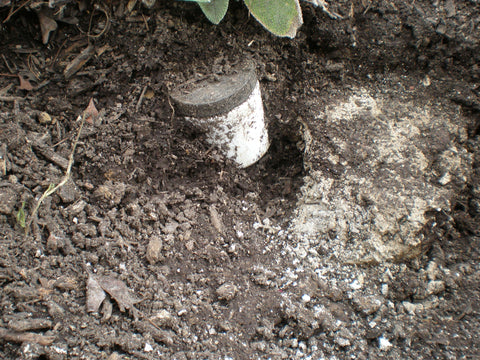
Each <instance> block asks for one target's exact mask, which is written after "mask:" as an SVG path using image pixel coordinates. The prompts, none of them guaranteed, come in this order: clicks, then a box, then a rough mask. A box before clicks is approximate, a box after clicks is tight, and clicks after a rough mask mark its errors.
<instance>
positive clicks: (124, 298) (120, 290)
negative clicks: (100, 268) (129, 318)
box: [97, 276, 140, 312]
mask: <svg viewBox="0 0 480 360" xmlns="http://www.w3.org/2000/svg"><path fill="white" fill-rule="evenodd" d="M97 280H98V283H99V284H100V286H101V287H102V289H103V290H105V291H106V292H107V293H108V295H110V296H111V297H112V298H113V299H114V300H115V301H116V302H117V304H118V307H119V308H120V311H122V312H123V311H125V309H128V310H133V311H135V310H136V309H135V306H134V305H135V304H136V303H138V302H140V300H138V299H136V298H135V297H133V296H132V295H131V294H130V290H128V288H127V285H125V283H124V282H123V281H121V280H118V279H117V278H115V277H113V276H102V277H99V278H97Z"/></svg>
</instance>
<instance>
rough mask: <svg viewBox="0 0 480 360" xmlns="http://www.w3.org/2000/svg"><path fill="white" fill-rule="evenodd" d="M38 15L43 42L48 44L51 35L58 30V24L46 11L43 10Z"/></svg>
mask: <svg viewBox="0 0 480 360" xmlns="http://www.w3.org/2000/svg"><path fill="white" fill-rule="evenodd" d="M37 15H38V21H39V22H40V30H41V31H42V42H43V44H46V43H48V38H49V37H50V33H51V32H52V31H55V30H57V27H58V24H57V22H56V21H55V20H53V18H52V17H51V16H50V14H49V12H48V11H47V10H45V9H41V10H40V11H39V12H38V13H37Z"/></svg>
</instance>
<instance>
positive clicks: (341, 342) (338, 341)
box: [333, 336, 352, 347]
mask: <svg viewBox="0 0 480 360" xmlns="http://www.w3.org/2000/svg"><path fill="white" fill-rule="evenodd" d="M333 341H335V344H337V345H338V346H340V347H346V346H350V345H352V343H351V342H350V340H348V339H345V338H343V337H341V336H335V339H334V340H333Z"/></svg>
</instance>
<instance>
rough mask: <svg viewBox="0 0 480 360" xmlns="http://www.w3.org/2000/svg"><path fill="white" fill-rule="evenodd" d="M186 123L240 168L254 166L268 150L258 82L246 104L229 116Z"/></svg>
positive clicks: (236, 108)
mask: <svg viewBox="0 0 480 360" xmlns="http://www.w3.org/2000/svg"><path fill="white" fill-rule="evenodd" d="M186 119H187V120H188V121H190V122H191V123H192V124H195V125H197V126H200V127H201V128H203V129H206V131H207V134H206V135H207V141H208V142H209V143H210V144H212V145H216V146H217V147H218V148H219V149H220V150H221V151H222V153H223V154H224V155H225V156H226V157H227V158H229V159H232V160H233V161H235V162H236V163H237V164H238V165H239V166H240V167H243V168H245V167H247V166H250V165H252V164H254V163H255V162H257V161H258V160H260V158H261V157H262V156H263V155H265V153H266V152H267V150H268V146H269V142H268V132H267V129H266V126H265V121H264V113H263V102H262V95H261V92H260V84H259V82H258V81H256V84H255V87H254V88H253V91H252V93H251V94H250V96H249V97H248V98H247V100H245V101H244V102H243V103H241V104H240V105H238V106H236V107H234V108H233V109H232V110H230V111H229V112H227V113H225V114H220V115H216V116H212V117H208V118H194V117H187V118H186Z"/></svg>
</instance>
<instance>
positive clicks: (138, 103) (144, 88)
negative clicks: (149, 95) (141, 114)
mask: <svg viewBox="0 0 480 360" xmlns="http://www.w3.org/2000/svg"><path fill="white" fill-rule="evenodd" d="M145 91H147V85H145V86H144V87H143V90H142V93H141V94H140V98H139V99H138V102H137V106H135V112H138V110H139V109H140V106H142V102H143V97H144V96H145Z"/></svg>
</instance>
